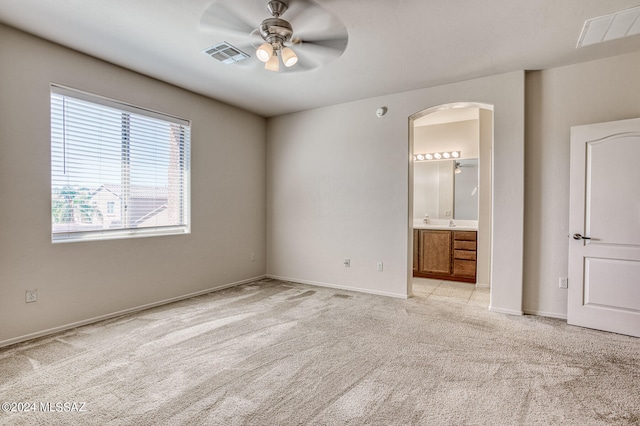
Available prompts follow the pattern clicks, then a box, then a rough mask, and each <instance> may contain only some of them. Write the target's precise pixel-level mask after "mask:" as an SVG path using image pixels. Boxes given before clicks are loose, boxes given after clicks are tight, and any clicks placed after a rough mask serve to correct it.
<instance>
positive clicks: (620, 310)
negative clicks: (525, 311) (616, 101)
mask: <svg viewBox="0 0 640 426" xmlns="http://www.w3.org/2000/svg"><path fill="white" fill-rule="evenodd" d="M639 128H640V118H633V119H627V120H617V121H609V122H603V123H594V124H586V125H581V126H573V127H571V141H570V148H571V154H570V172H569V188H570V194H569V198H570V201H569V231H570V232H569V248H568V275H567V276H568V295H567V323H568V324H570V325H576V326H580V327H587V328H592V329H596V330H602V331H609V332H614V333H621V334H625V335H629V336H634V337H640V331H639V329H638V324H639V323H640V314H639V313H638V311H637V310H634V311H631V310H628V308H625V307H620V306H617V305H607V304H606V303H604V304H601V303H602V299H601V296H600V300H598V299H599V298H598V297H597V296H596V297H595V302H594V301H592V300H589V299H590V298H589V297H588V294H589V291H590V290H588V289H586V288H585V287H586V286H587V284H586V282H587V281H588V280H589V278H588V275H589V274H588V272H587V271H588V270H589V269H590V268H589V264H590V261H600V262H604V261H619V260H620V259H626V260H627V261H629V259H631V258H633V262H637V261H638V260H637V259H638V246H637V245H629V244H628V243H620V242H617V243H616V242H615V241H602V242H600V241H599V240H598V235H591V234H590V231H591V230H590V229H589V228H590V226H589V224H588V222H589V219H588V216H587V204H588V203H589V201H588V198H587V195H588V191H589V186H590V182H591V180H590V179H591V177H590V176H588V173H589V170H590V163H589V162H588V160H589V152H590V150H589V148H588V147H589V144H600V143H608V142H612V141H614V140H616V139H619V138H624V137H628V136H631V135H633V136H634V137H639V136H640V132H639V131H638V129H639ZM574 234H579V235H581V236H584V237H588V238H587V239H586V240H583V239H581V237H579V236H578V237H577V238H572V237H573V236H574ZM592 238H593V239H592ZM576 240H577V241H576ZM614 253H615V254H614ZM610 273H611V269H608V270H607V271H606V274H607V276H609V274H610ZM628 274H629V273H628ZM607 291H611V289H610V287H609V286H607ZM625 296H626V297H629V296H628V295H625ZM605 300H606V299H605Z"/></svg>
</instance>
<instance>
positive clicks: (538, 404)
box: [0, 280, 640, 425]
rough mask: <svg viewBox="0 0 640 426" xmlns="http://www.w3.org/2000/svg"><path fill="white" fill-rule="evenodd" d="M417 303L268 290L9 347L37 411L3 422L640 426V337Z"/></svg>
mask: <svg viewBox="0 0 640 426" xmlns="http://www.w3.org/2000/svg"><path fill="white" fill-rule="evenodd" d="M416 293H417V294H418V297H414V298H412V299H410V300H398V299H391V298H386V297H380V296H373V295H367V294H360V293H350V292H346V291H339V290H334V289H327V288H319V287H311V286H306V285H301V284H294V283H288V282H282V281H276V280H263V281H258V282H255V283H252V284H247V285H243V286H239V287H236V288H232V289H227V290H223V291H219V292H215V293H211V294H208V295H205V296H200V297H196V298H193V299H190V300H185V301H182V302H177V303H173V304H171V305H166V306H163V307H159V308H155V309H150V310H147V311H143V312H139V313H136V314H131V315H127V316H124V317H120V318H117V319H113V320H109V321H103V322H100V323H97V324H94V325H89V326H85V327H81V328H78V329H74V330H71V331H67V332H63V333H60V334H57V335H54V336H49V337H45V338H41V339H37V340H34V341H30V342H25V343H22V344H18V345H14V346H11V347H8V348H5V349H0V380H1V382H0V402H3V403H7V402H8V403H10V402H16V403H26V402H36V403H38V405H37V406H35V407H36V408H35V409H34V408H33V407H34V406H33V405H30V406H29V408H28V411H26V412H0V423H1V424H11V425H38V424H65V425H89V424H95V425H161V424H162V425H173V424H177V425H180V424H185V425H199V424H201V425H245V424H247V425H298V424H300V425H306V424H311V425H342V424H348V425H359V424H372V425H407V424H416V425H530V424H539V425H558V424H563V425H631V424H640V339H634V338H630V337H626V336H621V335H616V334H610V333H604V332H598V331H593V330H587V329H581V328H577V327H571V326H567V325H566V323H565V322H564V321H560V320H553V319H545V318H540V317H531V316H525V317H514V316H506V315H500V314H494V313H491V312H489V311H487V309H486V308H485V307H482V306H477V305H474V304H463V303H447V302H443V301H441V300H437V299H433V298H427V297H420V292H416ZM65 402H66V403H68V404H67V405H64V404H59V405H56V403H65ZM40 403H42V404H40ZM47 403H50V404H51V405H49V406H47V405H46V404H47ZM74 403H75V405H74ZM2 407H3V409H6V408H9V409H11V408H15V410H16V411H18V410H24V408H25V406H24V404H23V405H22V406H20V404H15V405H13V406H10V405H9V406H7V404H3V406H2ZM47 409H49V412H43V411H44V410H47ZM56 410H58V411H61V412H56ZM65 411H67V412H65Z"/></svg>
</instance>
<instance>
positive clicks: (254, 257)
mask: <svg viewBox="0 0 640 426" xmlns="http://www.w3.org/2000/svg"><path fill="white" fill-rule="evenodd" d="M251 261H252V262H255V261H256V254H255V253H251Z"/></svg>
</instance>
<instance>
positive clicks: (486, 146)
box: [407, 102, 494, 295]
mask: <svg viewBox="0 0 640 426" xmlns="http://www.w3.org/2000/svg"><path fill="white" fill-rule="evenodd" d="M493 126H494V124H493V105H489V104H484V103H477V102H456V103H449V104H443V105H438V106H435V107H431V108H427V109H424V110H422V111H419V112H417V113H415V114H413V115H411V116H410V117H409V135H410V147H411V148H410V151H411V155H412V157H413V160H414V161H413V162H411V166H410V167H409V170H410V172H409V173H410V176H409V188H410V190H409V211H410V221H411V222H412V223H410V226H409V229H410V236H409V238H410V239H412V240H414V244H413V245H412V246H413V253H410V256H409V262H410V263H411V265H410V266H413V268H409V269H410V270H413V271H414V274H413V275H417V276H423V275H422V274H423V273H424V272H425V270H423V271H420V269H419V268H418V267H417V263H418V262H420V260H419V256H418V254H417V253H418V251H419V250H420V248H419V244H417V243H418V241H417V238H418V236H415V233H418V232H421V233H422V234H419V235H421V236H424V235H425V234H430V235H436V234H437V232H435V231H434V232H432V231H426V232H425V231H422V230H421V231H418V230H417V228H421V229H425V228H429V229H436V230H442V229H450V230H459V231H462V230H473V229H475V230H476V231H477V234H476V235H477V241H476V251H475V252H468V253H465V254H467V255H472V256H473V257H474V261H473V262H471V261H469V260H456V259H455V258H454V257H457V256H454V255H453V253H454V249H453V241H452V242H451V244H452V246H451V253H452V256H451V260H450V263H449V266H445V269H444V270H446V267H449V268H450V273H451V274H452V275H453V276H452V277H448V278H444V279H449V280H452V281H457V280H460V281H465V282H469V283H473V284H474V285H476V286H477V287H491V259H492V257H493V256H492V244H491V241H492V175H493V173H492V170H493V164H492V152H493ZM440 155H444V157H440ZM433 156H435V157H436V158H433ZM449 156H455V158H450V157H449ZM425 157H426V158H425ZM454 165H455V166H454ZM473 167H477V168H476V169H474V168H473ZM443 170H444V172H443ZM464 171H466V172H467V173H466V174H464V173H463V172H464ZM461 172H462V173H461ZM470 172H472V174H471V176H473V173H477V175H476V177H475V178H476V180H475V181H471V182H469V176H470ZM438 176H439V177H440V178H439V181H438ZM463 176H464V179H462V177H463ZM436 181H437V182H436ZM464 185H466V186H464ZM456 188H457V191H456ZM416 194H417V195H416ZM473 203H475V205H473ZM425 221H428V222H429V225H427V226H421V224H423V223H424V222H425ZM450 224H453V225H455V226H453V227H450V226H449V225H450ZM451 235H454V234H453V233H452V234H451ZM414 236H415V237H414ZM440 236H442V233H440ZM456 253H460V252H456ZM454 262H456V265H458V264H460V265H462V264H464V265H465V266H468V265H471V264H473V267H474V268H475V276H474V277H473V279H472V278H470V275H468V274H467V276H465V277H464V278H462V279H460V278H456V277H460V276H461V275H460V274H458V273H456V274H454ZM432 272H433V271H432ZM442 273H443V274H444V275H446V272H442ZM426 276H431V275H429V274H427V275H426ZM437 276H438V275H437V274H436V275H435V277H437ZM412 278H413V277H410V279H409V282H408V284H407V286H408V287H407V290H408V294H409V295H412V294H413V279H412Z"/></svg>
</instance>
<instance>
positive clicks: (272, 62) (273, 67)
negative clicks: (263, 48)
mask: <svg viewBox="0 0 640 426" xmlns="http://www.w3.org/2000/svg"><path fill="white" fill-rule="evenodd" d="M264 69H265V70H269V71H276V72H277V71H279V70H280V60H279V59H278V56H277V55H275V54H274V55H273V56H271V59H269V61H268V62H267V63H266V64H264Z"/></svg>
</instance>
